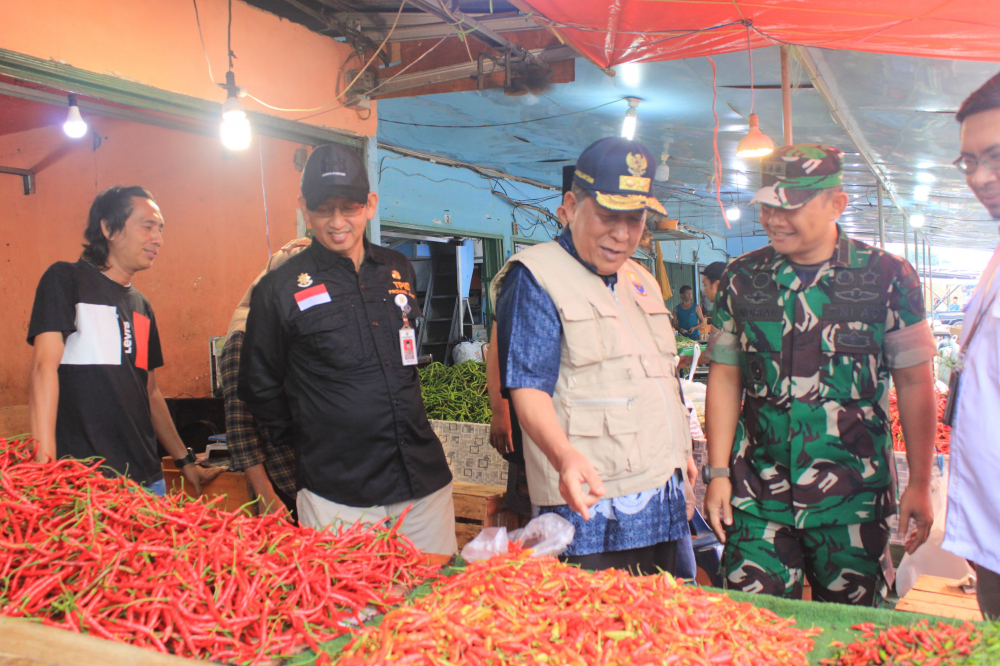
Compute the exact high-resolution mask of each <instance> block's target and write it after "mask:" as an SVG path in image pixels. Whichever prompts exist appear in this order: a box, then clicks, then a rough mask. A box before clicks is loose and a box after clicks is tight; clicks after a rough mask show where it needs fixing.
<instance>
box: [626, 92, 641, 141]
mask: <svg viewBox="0 0 1000 666" xmlns="http://www.w3.org/2000/svg"><path fill="white" fill-rule="evenodd" d="M625 99H626V100H628V111H626V112H625V120H623V121H622V137H624V138H626V139H628V140H629V141H631V140H632V139H634V138H635V125H636V121H637V119H638V117H639V112H638V111H636V107H637V106H639V102H641V101H642V100H641V99H639V98H638V97H626V98H625Z"/></svg>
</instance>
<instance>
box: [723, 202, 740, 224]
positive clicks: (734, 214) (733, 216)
mask: <svg viewBox="0 0 1000 666" xmlns="http://www.w3.org/2000/svg"><path fill="white" fill-rule="evenodd" d="M726 219H727V220H729V221H730V222H735V221H737V220H738V219H740V209H739V208H737V207H736V206H733V207H732V208H728V209H726Z"/></svg>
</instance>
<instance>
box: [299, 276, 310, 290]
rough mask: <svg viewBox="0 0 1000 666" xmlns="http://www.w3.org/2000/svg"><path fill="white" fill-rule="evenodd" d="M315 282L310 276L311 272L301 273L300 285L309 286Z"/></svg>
mask: <svg viewBox="0 0 1000 666" xmlns="http://www.w3.org/2000/svg"><path fill="white" fill-rule="evenodd" d="M312 283H313V279H312V278H311V277H309V273H299V287H308V286H309V285H311V284H312Z"/></svg>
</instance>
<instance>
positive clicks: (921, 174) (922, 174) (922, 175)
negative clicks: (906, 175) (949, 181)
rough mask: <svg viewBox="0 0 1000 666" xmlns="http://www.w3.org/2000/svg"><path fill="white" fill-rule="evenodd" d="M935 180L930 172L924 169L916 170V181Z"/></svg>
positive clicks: (926, 181)
mask: <svg viewBox="0 0 1000 666" xmlns="http://www.w3.org/2000/svg"><path fill="white" fill-rule="evenodd" d="M935 180H937V178H935V177H934V174H932V173H927V172H926V171H918V172H917V182H918V183H933V182H934V181H935Z"/></svg>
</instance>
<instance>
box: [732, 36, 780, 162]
mask: <svg viewBox="0 0 1000 666" xmlns="http://www.w3.org/2000/svg"><path fill="white" fill-rule="evenodd" d="M747 55H748V56H749V58H750V131H748V132H747V135H746V136H745V137H743V138H742V139H740V142H739V143H738V144H737V145H736V156H737V157H764V156H765V155H770V154H771V153H773V152H774V141H772V140H771V138H770V137H769V136H767V135H766V134H764V133H763V132H761V131H760V127H759V124H758V121H757V114H756V113H754V112H753V103H754V84H753V49H752V48H751V45H750V24H749V23H748V24H747Z"/></svg>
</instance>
